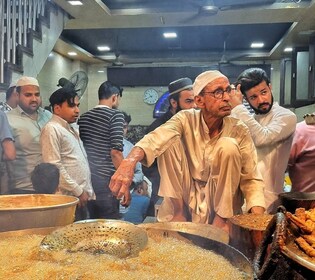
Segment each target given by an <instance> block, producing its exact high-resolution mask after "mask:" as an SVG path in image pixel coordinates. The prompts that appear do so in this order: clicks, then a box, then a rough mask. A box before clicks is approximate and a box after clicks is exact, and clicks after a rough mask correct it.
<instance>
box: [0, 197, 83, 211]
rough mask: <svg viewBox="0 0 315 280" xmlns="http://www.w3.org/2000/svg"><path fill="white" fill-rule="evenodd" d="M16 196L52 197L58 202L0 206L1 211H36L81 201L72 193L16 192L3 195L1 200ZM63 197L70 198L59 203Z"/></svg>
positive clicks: (66, 205)
mask: <svg viewBox="0 0 315 280" xmlns="http://www.w3.org/2000/svg"><path fill="white" fill-rule="evenodd" d="M14 197H19V198H20V197H42V198H44V197H50V198H54V199H55V200H56V204H53V205H39V206H28V207H20V208H12V207H10V208H9V207H0V212H16V211H34V210H47V209H53V208H59V209H60V208H64V207H68V206H70V205H75V204H78V203H79V199H78V198H77V197H75V196H71V195H63V194H15V195H11V194H10V195H1V196H0V200H5V199H9V198H10V199H12V198H14ZM60 197H63V198H67V199H69V201H68V202H64V203H58V198H60Z"/></svg>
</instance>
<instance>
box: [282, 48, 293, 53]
mask: <svg viewBox="0 0 315 280" xmlns="http://www.w3.org/2000/svg"><path fill="white" fill-rule="evenodd" d="M292 51H293V48H292V47H287V48H285V49H284V52H292Z"/></svg>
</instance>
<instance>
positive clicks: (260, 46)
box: [250, 42, 264, 48]
mask: <svg viewBox="0 0 315 280" xmlns="http://www.w3.org/2000/svg"><path fill="white" fill-rule="evenodd" d="M263 46H264V43H258V42H257V43H252V44H251V45H250V47H251V48H262V47H263Z"/></svg>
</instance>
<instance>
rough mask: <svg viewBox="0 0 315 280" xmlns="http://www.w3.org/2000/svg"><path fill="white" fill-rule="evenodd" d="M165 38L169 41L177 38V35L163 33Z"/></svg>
mask: <svg viewBox="0 0 315 280" xmlns="http://www.w3.org/2000/svg"><path fill="white" fill-rule="evenodd" d="M163 36H164V38H167V39H171V38H177V34H176V33H175V32H165V33H163Z"/></svg>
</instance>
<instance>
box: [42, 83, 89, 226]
mask: <svg viewBox="0 0 315 280" xmlns="http://www.w3.org/2000/svg"><path fill="white" fill-rule="evenodd" d="M49 102H50V105H51V108H52V110H53V116H52V118H51V120H50V121H49V122H48V123H47V124H46V125H45V127H44V128H43V129H42V132H41V135H40V144H41V148H42V157H43V162H47V163H51V164H54V165H56V166H57V167H58V168H59V172H60V177H59V191H60V192H61V193H62V194H65V195H73V196H76V197H78V198H79V200H80V201H79V207H78V208H77V210H76V220H82V219H86V218H87V217H88V214H87V213H88V211H87V202H88V200H90V199H92V198H94V192H93V189H92V183H91V174H90V169H89V163H88V160H87V156H86V152H85V150H84V147H83V143H82V141H81V139H80V137H79V131H78V129H77V128H76V127H75V123H76V121H77V119H78V117H79V112H80V110H79V105H80V103H79V97H78V95H77V93H76V92H75V90H74V89H67V88H60V89H58V90H56V91H55V92H54V93H53V94H52V95H51V96H50V98H49Z"/></svg>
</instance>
